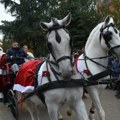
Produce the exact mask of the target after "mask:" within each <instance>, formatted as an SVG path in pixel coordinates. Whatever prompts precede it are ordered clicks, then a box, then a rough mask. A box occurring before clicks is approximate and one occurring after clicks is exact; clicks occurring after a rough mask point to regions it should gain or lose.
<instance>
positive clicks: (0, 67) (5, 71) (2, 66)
mask: <svg viewBox="0 0 120 120" xmlns="http://www.w3.org/2000/svg"><path fill="white" fill-rule="evenodd" d="M9 74H10V64H9V63H6V54H3V55H2V56H1V58H0V92H1V91H2V88H3V85H6V84H9V83H10V76H9Z"/></svg>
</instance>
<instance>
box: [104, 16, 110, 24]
mask: <svg viewBox="0 0 120 120" xmlns="http://www.w3.org/2000/svg"><path fill="white" fill-rule="evenodd" d="M109 21H110V16H107V17H106V18H105V20H104V22H105V24H106V25H107V24H108V23H109Z"/></svg>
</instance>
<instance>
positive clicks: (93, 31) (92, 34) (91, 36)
mask: <svg viewBox="0 0 120 120" xmlns="http://www.w3.org/2000/svg"><path fill="white" fill-rule="evenodd" d="M102 24H103V23H99V24H98V25H97V26H96V27H95V28H94V29H93V30H92V32H91V33H90V35H89V37H88V39H87V42H86V45H85V48H87V47H88V46H89V45H90V43H91V41H92V39H93V36H94V35H95V33H96V32H97V31H98V29H100V27H101V25H102Z"/></svg>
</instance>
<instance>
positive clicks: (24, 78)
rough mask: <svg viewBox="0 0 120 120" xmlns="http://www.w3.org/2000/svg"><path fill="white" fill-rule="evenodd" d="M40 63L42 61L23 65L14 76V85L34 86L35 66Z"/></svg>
mask: <svg viewBox="0 0 120 120" xmlns="http://www.w3.org/2000/svg"><path fill="white" fill-rule="evenodd" d="M40 62H42V60H33V61H29V62H26V63H24V64H23V65H22V66H21V67H20V70H19V72H18V74H17V76H16V79H15V84H19V85H21V86H24V87H26V86H34V74H35V70H36V67H37V65H38V64H39V63H40Z"/></svg>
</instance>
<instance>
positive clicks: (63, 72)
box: [14, 14, 89, 120]
mask: <svg viewBox="0 0 120 120" xmlns="http://www.w3.org/2000/svg"><path fill="white" fill-rule="evenodd" d="M70 21H71V14H68V15H67V16H66V17H65V18H63V19H62V20H58V19H56V18H54V19H52V20H51V22H50V23H46V22H42V23H41V24H40V25H41V28H42V29H43V30H45V31H47V32H48V34H47V38H48V49H49V51H50V53H51V54H50V57H49V59H48V60H47V61H45V62H44V63H43V64H42V66H41V67H40V69H39V72H38V86H40V85H43V84H45V83H48V82H53V81H55V80H58V81H59V80H65V81H69V80H70V79H80V76H79V73H77V71H76V69H75V67H74V66H73V63H72V62H73V61H72V59H73V58H72V46H71V45H72V43H71V40H70V36H69V32H68V31H67V30H66V26H68V25H69V23H70ZM43 73H44V74H43ZM14 90H17V91H20V89H17V86H16V85H14ZM23 91H24V90H23ZM20 92H22V90H21V91H20ZM24 92H25V91H24ZM43 95H44V97H45V103H46V106H47V110H48V113H49V117H50V119H51V120H58V113H59V110H60V108H61V106H62V105H64V104H68V105H69V107H70V108H72V109H73V110H74V111H75V113H76V117H77V119H78V120H89V118H88V115H87V112H86V108H85V104H84V102H83V100H82V95H83V87H77V88H75V87H74V88H57V89H52V90H47V91H45V92H43ZM35 96H36V95H34V96H32V97H31V98H29V99H28V100H26V102H27V101H28V102H29V101H32V102H33V103H35V104H39V101H38V102H36V98H35ZM26 107H27V108H28V110H29V112H30V113H31V116H32V120H39V119H40V118H39V117H38V118H36V116H35V114H34V113H38V112H37V111H36V112H34V111H33V109H31V108H30V106H26ZM36 110H38V109H36ZM38 115H39V114H38ZM38 115H37V116H38Z"/></svg>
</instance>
